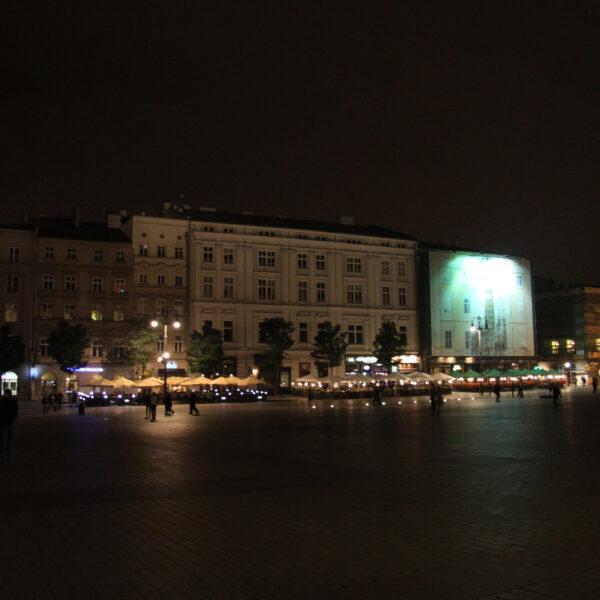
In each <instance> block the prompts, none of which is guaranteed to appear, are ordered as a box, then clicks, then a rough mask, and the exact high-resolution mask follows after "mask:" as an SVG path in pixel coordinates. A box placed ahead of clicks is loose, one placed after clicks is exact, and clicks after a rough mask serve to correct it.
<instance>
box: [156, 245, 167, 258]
mask: <svg viewBox="0 0 600 600" xmlns="http://www.w3.org/2000/svg"><path fill="white" fill-rule="evenodd" d="M156 256H160V257H161V258H164V257H165V256H167V247H166V246H157V247H156Z"/></svg>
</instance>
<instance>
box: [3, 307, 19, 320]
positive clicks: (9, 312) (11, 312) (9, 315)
mask: <svg viewBox="0 0 600 600" xmlns="http://www.w3.org/2000/svg"><path fill="white" fill-rule="evenodd" d="M4 320H5V321H6V322H7V323H16V322H17V305H16V304H5V305H4Z"/></svg>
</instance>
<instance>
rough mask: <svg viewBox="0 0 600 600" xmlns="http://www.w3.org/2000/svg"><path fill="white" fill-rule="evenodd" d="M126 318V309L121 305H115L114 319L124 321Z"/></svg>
mask: <svg viewBox="0 0 600 600" xmlns="http://www.w3.org/2000/svg"><path fill="white" fill-rule="evenodd" d="M124 320H125V311H124V310H123V308H121V307H120V306H115V307H114V308H113V321H124Z"/></svg>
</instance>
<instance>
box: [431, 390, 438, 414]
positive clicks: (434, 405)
mask: <svg viewBox="0 0 600 600" xmlns="http://www.w3.org/2000/svg"><path fill="white" fill-rule="evenodd" d="M436 388H437V385H436V384H435V383H432V384H431V388H430V390H431V391H430V392H429V400H430V401H431V412H432V413H433V414H434V415H435V414H437V412H438V407H437V401H438V393H437V389H436Z"/></svg>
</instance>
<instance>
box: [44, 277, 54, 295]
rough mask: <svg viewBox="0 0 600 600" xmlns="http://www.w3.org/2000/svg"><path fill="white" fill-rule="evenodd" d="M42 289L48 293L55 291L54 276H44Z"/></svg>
mask: <svg viewBox="0 0 600 600" xmlns="http://www.w3.org/2000/svg"><path fill="white" fill-rule="evenodd" d="M42 289H43V290H46V291H49V290H53V289H54V275H43V276H42Z"/></svg>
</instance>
